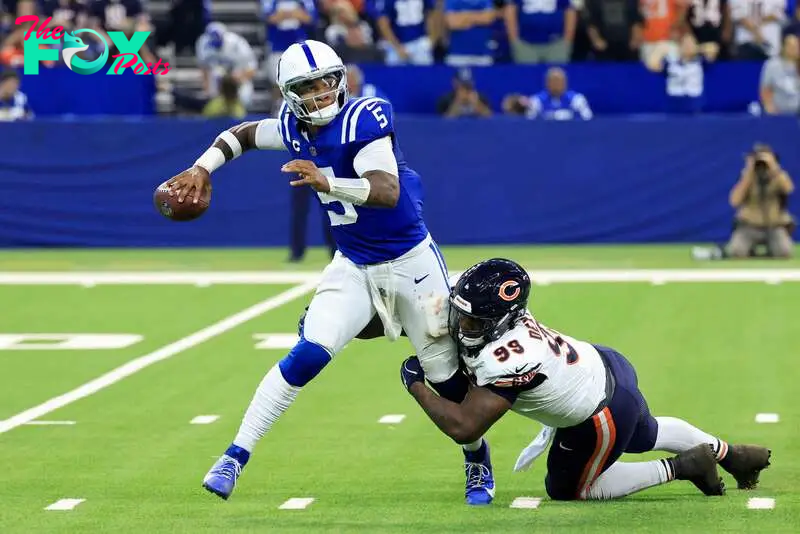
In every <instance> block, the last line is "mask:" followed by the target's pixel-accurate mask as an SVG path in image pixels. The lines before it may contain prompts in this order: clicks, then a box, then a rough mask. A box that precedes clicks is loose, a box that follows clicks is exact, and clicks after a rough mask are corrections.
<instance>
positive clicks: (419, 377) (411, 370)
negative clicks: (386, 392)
mask: <svg viewBox="0 0 800 534" xmlns="http://www.w3.org/2000/svg"><path fill="white" fill-rule="evenodd" d="M400 380H402V381H403V385H404V386H405V388H406V389H408V388H410V387H411V384H413V383H414V382H424V380H425V371H423V370H422V366H421V365H420V363H419V358H417V357H416V356H411V357H410V358H406V361H404V362H403V365H401V366H400Z"/></svg>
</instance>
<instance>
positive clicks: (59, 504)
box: [45, 499, 86, 511]
mask: <svg viewBox="0 0 800 534" xmlns="http://www.w3.org/2000/svg"><path fill="white" fill-rule="evenodd" d="M84 501H86V499H59V500H57V501H56V502H54V503H53V504H51V505H50V506H48V507H47V508H45V510H62V511H63V510H72V509H74V508H75V507H76V506H78V505H79V504H80V503H82V502H84Z"/></svg>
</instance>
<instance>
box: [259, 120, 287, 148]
mask: <svg viewBox="0 0 800 534" xmlns="http://www.w3.org/2000/svg"><path fill="white" fill-rule="evenodd" d="M256 148H261V149H265V150H286V145H284V144H283V134H282V133H281V121H280V120H278V119H263V120H262V121H260V122H259V123H258V126H256Z"/></svg>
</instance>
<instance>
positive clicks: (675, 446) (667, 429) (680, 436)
mask: <svg viewBox="0 0 800 534" xmlns="http://www.w3.org/2000/svg"><path fill="white" fill-rule="evenodd" d="M656 421H657V422H658V436H657V437H656V444H655V446H654V447H653V449H654V450H658V451H667V452H672V453H676V454H677V453H681V452H684V451H688V450H689V449H691V448H692V447H696V446H697V445H700V444H702V443H708V444H710V445H711V446H712V447H713V448H714V454H716V455H717V461H720V460H722V459H724V458H725V456H726V455H727V454H728V444H727V443H725V442H724V441H722V440H721V439H719V438H715V437H714V436H712V435H711V434H706V433H705V432H703V431H702V430H700V429H699V428H697V427H695V426H692V425H690V424H689V423H687V422H686V421H684V420H683V419H678V418H676V417H656Z"/></svg>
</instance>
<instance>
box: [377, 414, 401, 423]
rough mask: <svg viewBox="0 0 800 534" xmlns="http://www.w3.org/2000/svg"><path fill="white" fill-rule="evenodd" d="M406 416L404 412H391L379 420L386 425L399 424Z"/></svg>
mask: <svg viewBox="0 0 800 534" xmlns="http://www.w3.org/2000/svg"><path fill="white" fill-rule="evenodd" d="M405 418H406V416H405V415H403V414H389V415H384V416H383V417H381V418H380V419H378V422H379V423H381V424H384V425H399V424H400V423H402V422H403V419H405Z"/></svg>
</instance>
